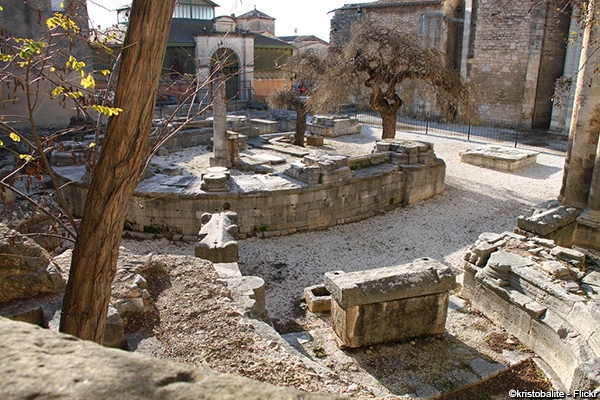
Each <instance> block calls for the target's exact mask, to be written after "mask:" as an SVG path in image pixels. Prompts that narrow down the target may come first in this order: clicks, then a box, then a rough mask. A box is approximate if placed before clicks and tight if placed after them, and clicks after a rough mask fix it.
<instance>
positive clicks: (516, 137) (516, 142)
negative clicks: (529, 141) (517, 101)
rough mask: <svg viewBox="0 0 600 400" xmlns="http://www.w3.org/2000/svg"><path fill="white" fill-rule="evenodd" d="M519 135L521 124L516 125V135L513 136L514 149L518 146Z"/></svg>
mask: <svg viewBox="0 0 600 400" xmlns="http://www.w3.org/2000/svg"><path fill="white" fill-rule="evenodd" d="M519 133H521V124H520V123H519V124H517V134H516V135H515V148H517V145H518V144H519Z"/></svg>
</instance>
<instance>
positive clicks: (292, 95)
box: [267, 51, 324, 146]
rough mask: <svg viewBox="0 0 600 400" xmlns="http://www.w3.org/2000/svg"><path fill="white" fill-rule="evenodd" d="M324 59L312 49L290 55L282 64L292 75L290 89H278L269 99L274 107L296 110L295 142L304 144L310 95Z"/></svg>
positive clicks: (321, 70) (284, 69) (309, 108)
mask: <svg viewBox="0 0 600 400" xmlns="http://www.w3.org/2000/svg"><path fill="white" fill-rule="evenodd" d="M323 68H324V64H323V60H322V59H320V58H319V56H318V55H317V54H315V53H314V52H312V51H307V52H303V53H300V54H297V55H294V56H292V57H290V58H289V59H288V60H287V62H286V63H285V64H284V65H283V66H282V70H283V71H285V72H287V73H288V74H289V76H290V83H294V84H295V88H294V87H293V86H292V85H291V84H290V87H289V88H288V89H282V90H277V91H275V92H273V93H271V94H270V95H269V97H268V98H267V101H268V103H269V106H270V107H272V108H289V107H292V108H293V109H294V110H296V114H297V117H296V133H295V135H294V141H293V144H295V145H297V146H304V133H305V132H306V116H307V114H308V112H309V111H310V110H311V105H312V103H310V102H309V101H308V100H309V96H310V95H311V93H312V88H314V87H315V86H316V85H317V81H318V77H319V76H320V75H321V74H322V73H323Z"/></svg>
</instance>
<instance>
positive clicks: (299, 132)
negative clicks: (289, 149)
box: [293, 103, 306, 147]
mask: <svg viewBox="0 0 600 400" xmlns="http://www.w3.org/2000/svg"><path fill="white" fill-rule="evenodd" d="M296 114H297V118H296V134H295V135H294V142H293V144H295V145H296V146H302V147H304V133H305V132H306V106H305V105H304V103H303V104H301V105H298V106H296Z"/></svg>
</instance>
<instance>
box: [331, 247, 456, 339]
mask: <svg viewBox="0 0 600 400" xmlns="http://www.w3.org/2000/svg"><path fill="white" fill-rule="evenodd" d="M455 282H456V280H455V277H454V274H453V273H452V271H451V270H450V268H449V267H447V266H445V265H443V264H441V263H439V262H437V261H435V260H432V259H428V258H421V259H417V260H415V261H413V262H412V263H409V264H403V265H396V266H393V267H385V268H378V269H372V270H366V271H358V272H351V273H344V272H343V271H336V272H328V273H326V274H325V287H326V288H327V290H328V291H329V292H330V293H331V296H332V301H331V324H332V327H333V330H334V332H335V333H336V334H337V336H338V338H339V339H340V342H341V347H351V348H356V347H362V346H369V345H373V344H378V343H385V342H393V341H402V340H407V339H411V338H415V337H418V336H424V335H440V334H442V333H443V332H444V329H445V326H446V315H447V313H448V296H449V295H448V291H449V290H451V289H452V288H454V285H455Z"/></svg>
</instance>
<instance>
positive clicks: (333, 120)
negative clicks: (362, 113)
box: [306, 115, 362, 137]
mask: <svg viewBox="0 0 600 400" xmlns="http://www.w3.org/2000/svg"><path fill="white" fill-rule="evenodd" d="M306 128H307V130H308V131H309V132H310V133H311V135H314V136H320V137H338V136H343V135H352V134H354V133H360V132H361V130H362V124H360V123H359V122H358V118H351V117H348V116H345V115H315V116H313V118H312V120H311V122H310V123H308V124H307V125H306Z"/></svg>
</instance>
